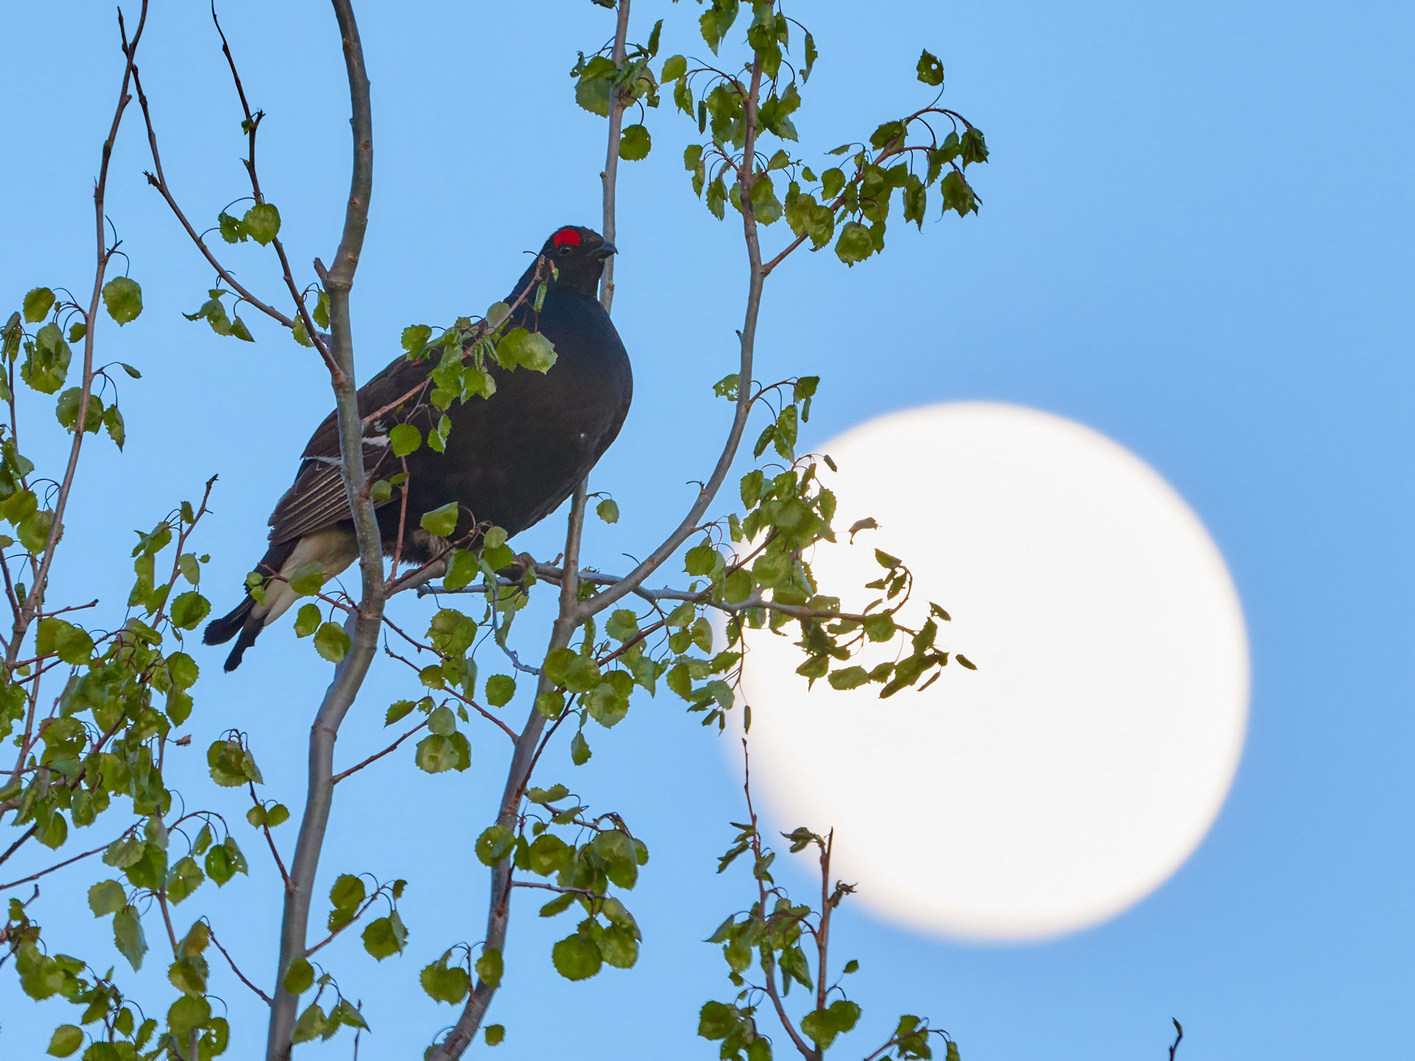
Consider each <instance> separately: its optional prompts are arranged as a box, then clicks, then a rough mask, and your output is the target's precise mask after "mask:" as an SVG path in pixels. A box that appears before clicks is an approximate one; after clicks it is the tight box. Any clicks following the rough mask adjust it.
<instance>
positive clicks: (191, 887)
mask: <svg viewBox="0 0 1415 1061" xmlns="http://www.w3.org/2000/svg"><path fill="white" fill-rule="evenodd" d="M205 879H206V877H205V875H204V874H203V873H202V871H201V867H199V866H198V865H197V863H196V859H194V858H192V857H191V856H190V855H187V856H186V857H185V858H179V859H178V860H177V862H176V863H175V864H174V865H173V866H172V871H171V872H170V873H169V874H168V875H167V898H168V899H170V900H172V902H173V903H174V904H175V903H180V902H181V901H182V900H183V899H185V898H187V897H188V896H189V895H191V894H192V892H194V891H196V890H197V889H198V888H200V887H201V883H202V881H204V880H205Z"/></svg>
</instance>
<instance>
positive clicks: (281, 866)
mask: <svg viewBox="0 0 1415 1061" xmlns="http://www.w3.org/2000/svg"><path fill="white" fill-rule="evenodd" d="M247 787H248V788H250V790H251V802H252V803H254V804H255V805H256V806H257V807H261V808H262V809H264V806H265V805H264V804H263V803H261V801H260V797H259V796H257V795H256V794H255V782H254V781H251V782H249V783H248V785H247ZM260 828H261V832H263V833H265V842H266V844H268V845H269V847H270V857H271V858H273V859H275V867H276V869H278V870H280V879H281V880H283V881H284V882H285V892H286V894H289V892H290V890H291V888H292V887H293V885H292V884H291V883H290V873H289V871H288V870H286V869H285V862H284V860H283V859H282V858H281V857H280V852H279V850H277V849H276V847H275V837H274V836H272V835H271V834H270V826H269V825H268V824H267V823H266V822H264V821H262V822H261V823H260ZM266 1001H269V999H267V1000H266Z"/></svg>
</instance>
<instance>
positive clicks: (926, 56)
mask: <svg viewBox="0 0 1415 1061" xmlns="http://www.w3.org/2000/svg"><path fill="white" fill-rule="evenodd" d="M917 70H918V74H919V80H920V81H922V82H923V83H924V84H926V85H941V84H943V64H942V63H941V62H939V61H938V56H936V55H934V54H933V53H931V52H929V51H927V50H925V51H924V52H923V54H921V55H920V56H919V65H918V67H917Z"/></svg>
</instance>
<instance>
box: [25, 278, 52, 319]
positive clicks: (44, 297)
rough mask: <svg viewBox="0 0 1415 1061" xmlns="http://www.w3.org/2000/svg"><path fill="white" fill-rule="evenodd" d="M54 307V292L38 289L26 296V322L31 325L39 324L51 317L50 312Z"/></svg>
mask: <svg viewBox="0 0 1415 1061" xmlns="http://www.w3.org/2000/svg"><path fill="white" fill-rule="evenodd" d="M53 305H54V292H53V291H50V290H49V288H47V287H36V288H35V289H34V290H32V291H30V293H29V294H27V295H25V302H24V311H25V320H26V321H28V322H29V323H30V324H38V323H39V322H40V321H42V320H44V318H45V317H47V316H49V310H50V309H51V308H52V307H53Z"/></svg>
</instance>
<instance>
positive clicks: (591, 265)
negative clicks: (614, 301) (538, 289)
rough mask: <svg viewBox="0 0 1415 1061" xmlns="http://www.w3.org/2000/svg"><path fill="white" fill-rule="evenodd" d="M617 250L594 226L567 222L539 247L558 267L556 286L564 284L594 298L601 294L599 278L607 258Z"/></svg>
mask: <svg viewBox="0 0 1415 1061" xmlns="http://www.w3.org/2000/svg"><path fill="white" fill-rule="evenodd" d="M615 253H617V251H616V249H615V246H614V244H612V243H610V242H609V241H608V240H606V239H605V238H604V237H603V236H601V235H600V234H599V233H598V232H596V231H595V230H594V229H592V228H584V227H583V226H580V225H566V226H565V227H564V228H558V229H556V230H555V231H554V232H553V233H551V236H550V238H549V239H548V240H546V241H545V246H544V247H542V248H541V249H540V256H541V258H543V259H544V260H545V261H547V262H550V263H551V264H552V265H554V266H555V271H556V278H555V280H554V281H552V282H553V283H554V284H556V285H557V286H559V285H564V286H566V287H569V288H571V289H572V290H574V291H576V292H578V293H579V294H582V295H588V296H589V297H590V298H594V297H595V296H596V295H597V294H598V293H599V278H600V274H601V273H603V272H604V263H605V260H606V259H607V258H608V257H609V256H610V255H611V254H615Z"/></svg>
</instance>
